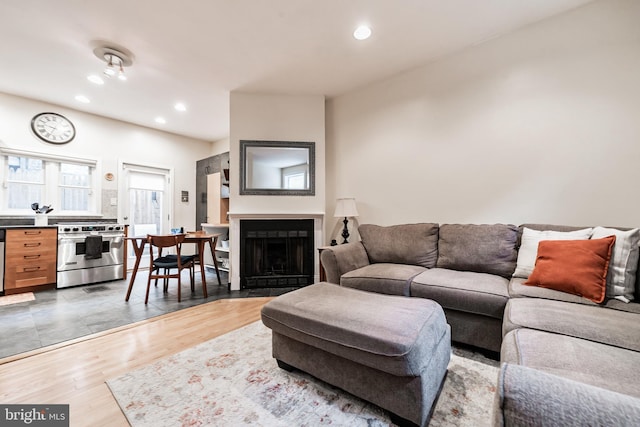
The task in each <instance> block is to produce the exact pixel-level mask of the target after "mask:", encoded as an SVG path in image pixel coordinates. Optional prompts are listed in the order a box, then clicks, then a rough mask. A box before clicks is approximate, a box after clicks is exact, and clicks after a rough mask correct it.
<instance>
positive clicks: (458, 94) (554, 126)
mask: <svg viewBox="0 0 640 427" xmlns="http://www.w3.org/2000/svg"><path fill="white" fill-rule="evenodd" d="M638 22H640V1H634V0H626V1H625V0H606V1H604V0H603V1H598V2H595V3H592V4H589V5H587V6H585V7H582V8H579V9H576V10H574V11H571V12H568V13H566V14H563V15H560V16H558V17H555V18H552V19H549V20H546V21H543V22H540V23H538V24H535V25H532V26H529V27H527V28H525V29H522V30H520V31H518V32H515V33H512V34H510V35H506V36H503V37H500V38H497V39H494V40H491V41H489V42H486V43H484V44H482V45H478V46H475V47H472V48H468V49H466V50H465V51H463V52H460V53H458V54H456V55H452V56H450V57H447V58H444V59H441V60H440V61H438V62H435V63H432V64H429V65H426V66H424V67H421V68H418V69H415V70H412V71H409V72H406V73H403V74H401V75H398V76H395V77H393V78H390V79H387V80H385V81H381V82H379V83H377V84H374V85H371V86H368V87H365V88H362V89H360V90H357V91H354V92H351V93H348V94H346V95H344V96H341V97H338V98H336V99H333V100H331V101H329V102H328V104H327V188H328V189H327V209H326V210H327V212H333V209H334V206H335V199H336V198H337V197H344V196H352V197H355V198H356V202H357V204H358V210H359V213H360V217H359V218H358V220H359V222H360V223H377V224H397V223H404V222H418V221H433V222H440V223H445V222H449V223H452V222H459V223H495V222H508V223H515V224H520V223H524V222H546V223H556V224H574V225H595V224H602V225H605V224H606V225H618V226H640V215H639V214H638V212H640V198H639V197H638V196H637V194H636V188H637V184H638V183H639V182H640V73H639V71H640V25H639V24H638ZM330 228H331V227H327V229H330ZM327 238H330V237H329V236H327Z"/></svg>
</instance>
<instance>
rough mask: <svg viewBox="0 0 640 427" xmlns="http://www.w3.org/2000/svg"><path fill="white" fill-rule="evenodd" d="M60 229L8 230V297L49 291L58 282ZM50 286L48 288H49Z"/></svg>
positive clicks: (5, 286)
mask: <svg viewBox="0 0 640 427" xmlns="http://www.w3.org/2000/svg"><path fill="white" fill-rule="evenodd" d="M57 232H58V231H57V228H56V227H50V228H45V227H42V228H40V227H29V228H16V229H10V228H9V229H7V233H6V242H5V273H4V291H5V294H7V295H9V294H16V293H20V292H30V291H34V290H38V289H43V288H50V287H51V286H50V285H53V286H55V283H56V266H57V247H58V246H57V245H58V238H57ZM47 285H49V286H47Z"/></svg>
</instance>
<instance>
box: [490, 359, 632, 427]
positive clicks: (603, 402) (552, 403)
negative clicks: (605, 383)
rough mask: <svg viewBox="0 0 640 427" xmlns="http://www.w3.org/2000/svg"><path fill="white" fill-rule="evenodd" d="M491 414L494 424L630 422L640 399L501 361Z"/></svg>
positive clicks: (565, 424) (534, 424)
mask: <svg viewBox="0 0 640 427" xmlns="http://www.w3.org/2000/svg"><path fill="white" fill-rule="evenodd" d="M493 415H494V417H493V421H494V426H520V425H527V426H585V425H593V426H632V425H637V423H638V420H640V399H638V398H635V397H632V396H628V395H624V394H620V393H616V392H614V391H610V390H605V389H603V388H600V387H595V386H592V385H589V384H584V383H580V382H577V381H573V380H570V379H567V378H563V377H559V376H557V375H553V374H549V373H546V372H542V371H539V370H537V369H532V368H528V367H526V366H521V365H513V364H508V363H504V364H503V365H502V367H501V370H500V375H499V379H498V389H497V390H496V399H495V405H494V414H493Z"/></svg>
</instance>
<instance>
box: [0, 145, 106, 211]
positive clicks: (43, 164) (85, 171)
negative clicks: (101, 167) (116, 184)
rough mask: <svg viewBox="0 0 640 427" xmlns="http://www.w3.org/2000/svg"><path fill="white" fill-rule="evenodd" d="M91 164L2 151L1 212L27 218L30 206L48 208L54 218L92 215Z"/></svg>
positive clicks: (9, 150) (92, 187) (82, 160)
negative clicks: (52, 211) (24, 215)
mask: <svg viewBox="0 0 640 427" xmlns="http://www.w3.org/2000/svg"><path fill="white" fill-rule="evenodd" d="M95 169H96V162H95V161H93V160H85V159H75V158H68V157H61V156H52V155H47V154H40V153H30V152H25V151H18V150H12V149H2V174H3V181H4V185H3V186H2V193H3V194H2V211H3V212H4V213H5V214H18V215H21V214H31V213H33V212H32V210H31V205H32V204H33V203H38V204H39V205H40V206H42V205H50V206H52V207H53V208H54V209H55V210H56V213H57V214H63V215H74V214H82V215H87V214H96V213H99V212H98V210H99V209H98V205H97V200H95V199H96V198H95V197H94V193H95V191H94V190H95V186H96V182H95V181H96V180H95V175H96V174H95Z"/></svg>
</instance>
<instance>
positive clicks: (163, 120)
mask: <svg viewBox="0 0 640 427" xmlns="http://www.w3.org/2000/svg"><path fill="white" fill-rule="evenodd" d="M156 123H159V124H161V125H163V124H165V123H167V121H166V120H165V119H164V117H156Z"/></svg>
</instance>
